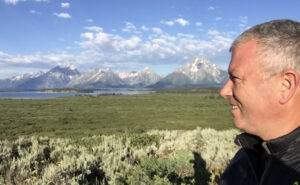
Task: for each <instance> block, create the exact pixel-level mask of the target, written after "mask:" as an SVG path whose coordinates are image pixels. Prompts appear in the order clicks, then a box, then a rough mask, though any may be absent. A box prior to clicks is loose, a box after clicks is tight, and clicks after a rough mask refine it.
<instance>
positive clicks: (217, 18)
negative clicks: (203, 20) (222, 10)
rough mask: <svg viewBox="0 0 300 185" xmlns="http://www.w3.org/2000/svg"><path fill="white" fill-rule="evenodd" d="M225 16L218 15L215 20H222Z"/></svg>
mask: <svg viewBox="0 0 300 185" xmlns="http://www.w3.org/2000/svg"><path fill="white" fill-rule="evenodd" d="M222 19H223V18H222V17H216V18H215V21H220V20H222Z"/></svg>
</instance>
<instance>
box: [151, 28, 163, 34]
mask: <svg viewBox="0 0 300 185" xmlns="http://www.w3.org/2000/svg"><path fill="white" fill-rule="evenodd" d="M152 31H153V32H154V33H156V34H162V33H163V31H162V30H161V29H160V28H152Z"/></svg>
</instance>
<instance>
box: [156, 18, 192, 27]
mask: <svg viewBox="0 0 300 185" xmlns="http://www.w3.org/2000/svg"><path fill="white" fill-rule="evenodd" d="M160 23H161V24H165V25H168V26H173V25H174V24H175V23H178V24H180V25H181V26H187V25H189V24H190V23H189V21H187V20H185V19H182V18H178V19H174V20H171V21H165V20H161V21H160Z"/></svg>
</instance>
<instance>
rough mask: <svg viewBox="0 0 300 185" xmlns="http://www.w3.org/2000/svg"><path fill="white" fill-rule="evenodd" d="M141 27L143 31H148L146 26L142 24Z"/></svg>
mask: <svg viewBox="0 0 300 185" xmlns="http://www.w3.org/2000/svg"><path fill="white" fill-rule="evenodd" d="M141 29H142V30H144V31H148V30H149V28H147V27H146V26H144V25H143V26H141Z"/></svg>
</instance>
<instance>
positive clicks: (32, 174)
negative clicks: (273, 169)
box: [0, 88, 239, 185]
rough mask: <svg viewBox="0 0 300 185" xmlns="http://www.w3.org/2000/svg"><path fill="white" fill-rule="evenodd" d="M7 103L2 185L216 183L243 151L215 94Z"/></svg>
mask: <svg viewBox="0 0 300 185" xmlns="http://www.w3.org/2000/svg"><path fill="white" fill-rule="evenodd" d="M0 104H1V106H0V130H1V131H2V132H0V184H17V185H19V184H22V185H23V184H25V185H27V184H28V185H39V184H74V185H90V184H113V185H114V184H119V185H135V184H145V185H152V184H155V185H159V184H164V185H172V184H182V185H185V184H186V185H187V184H195V185H198V184H203V185H216V184H218V182H219V179H220V175H221V174H222V173H223V171H224V169H225V168H226V166H227V165H228V163H229V161H230V159H231V158H232V157H233V155H234V154H235V153H236V151H237V150H238V147H237V146H235V145H234V142H233V140H234V138H235V136H236V135H237V134H239V131H237V130H236V129H232V128H233V126H232V123H231V119H232V118H231V115H230V113H229V110H230V106H229V104H228V102H227V100H224V99H223V98H221V97H220V96H219V95H218V89H216V88H209V89H200V88H199V89H158V90H157V91H156V93H153V94H144V95H100V96H97V97H93V96H78V97H67V98H54V99H0ZM211 128H213V129H211ZM45 136H47V137H45Z"/></svg>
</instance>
